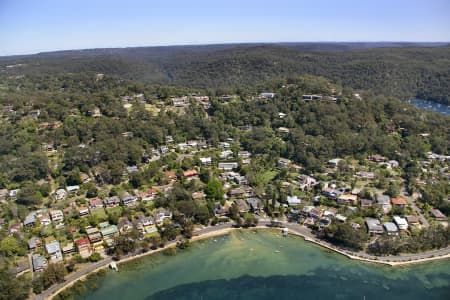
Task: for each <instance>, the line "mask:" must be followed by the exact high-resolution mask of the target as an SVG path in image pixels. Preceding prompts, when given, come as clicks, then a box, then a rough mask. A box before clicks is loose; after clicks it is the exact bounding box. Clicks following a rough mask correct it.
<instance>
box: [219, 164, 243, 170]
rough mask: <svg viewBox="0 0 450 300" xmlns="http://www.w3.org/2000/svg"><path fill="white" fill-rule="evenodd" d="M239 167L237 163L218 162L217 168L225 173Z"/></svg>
mask: <svg viewBox="0 0 450 300" xmlns="http://www.w3.org/2000/svg"><path fill="white" fill-rule="evenodd" d="M238 166H239V164H238V163H237V162H220V163H219V165H218V168H219V169H221V170H225V171H231V170H233V169H236V168H237V167H238Z"/></svg>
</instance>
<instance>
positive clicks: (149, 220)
mask: <svg viewBox="0 0 450 300" xmlns="http://www.w3.org/2000/svg"><path fill="white" fill-rule="evenodd" d="M136 229H137V230H139V231H140V232H141V233H142V234H150V233H154V232H157V231H158V228H156V225H155V220H154V219H153V217H151V216H150V217H141V218H139V219H138V220H137V221H136Z"/></svg>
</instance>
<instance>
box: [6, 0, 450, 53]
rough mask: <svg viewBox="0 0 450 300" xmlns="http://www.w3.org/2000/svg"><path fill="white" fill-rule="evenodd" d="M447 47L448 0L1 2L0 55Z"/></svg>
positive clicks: (109, 0) (449, 37)
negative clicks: (208, 47)
mask: <svg viewBox="0 0 450 300" xmlns="http://www.w3.org/2000/svg"><path fill="white" fill-rule="evenodd" d="M319 41H346V42H355V41H367V42H370V41H419V42H449V41H450V0H310V1H307V0H270V1H269V0H164V1H160V0H0V55H14V54H31V53H37V52H45V51H54V50H69V49H87V48H110V47H134V46H160V45H184V44H213V43H235V42H319Z"/></svg>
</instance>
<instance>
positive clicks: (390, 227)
mask: <svg viewBox="0 0 450 300" xmlns="http://www.w3.org/2000/svg"><path fill="white" fill-rule="evenodd" d="M383 226H384V229H386V232H387V234H388V235H398V228H397V225H395V223H392V222H385V223H383Z"/></svg>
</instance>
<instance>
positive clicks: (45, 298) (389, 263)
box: [34, 225, 450, 300]
mask: <svg viewBox="0 0 450 300" xmlns="http://www.w3.org/2000/svg"><path fill="white" fill-rule="evenodd" d="M242 229H243V228H235V227H226V228H221V229H218V230H214V231H211V232H207V233H203V234H197V235H195V232H194V235H193V236H192V238H191V239H190V240H189V241H190V242H196V241H201V240H204V239H208V238H212V237H217V236H222V235H226V234H229V233H230V232H232V231H236V230H242ZM248 229H255V230H261V229H264V230H267V229H275V230H281V228H273V227H267V226H265V225H258V226H256V227H250V228H248ZM244 230H245V229H244ZM199 231H201V230H199ZM288 233H289V234H290V235H293V236H297V237H301V238H303V240H304V241H305V242H310V243H313V244H315V245H318V246H320V247H322V248H324V249H326V250H330V251H333V252H335V253H337V254H340V255H343V256H345V257H347V258H348V259H352V260H355V261H361V262H366V263H372V264H378V265H384V266H390V267H401V266H407V265H413V264H420V263H426V262H429V261H434V260H441V259H449V258H450V253H447V254H445V255H441V256H432V257H426V258H420V259H415V260H405V261H388V260H379V259H371V258H365V257H359V256H356V255H353V254H351V253H347V252H346V251H345V250H342V249H338V248H336V247H334V246H332V245H328V244H326V243H325V242H323V241H320V240H317V239H314V238H310V237H308V236H306V235H304V234H302V233H301V232H298V231H295V230H293V229H290V230H289V232H288ZM176 245H177V242H176V241H172V242H170V243H169V244H167V245H165V246H164V247H162V248H158V249H156V250H151V251H148V252H145V253H141V254H137V255H133V256H129V257H126V258H124V259H121V260H119V261H115V263H116V264H117V265H120V264H123V263H126V262H130V261H132V260H135V259H139V258H143V257H145V256H149V255H153V254H156V253H160V252H162V251H164V250H166V249H168V248H174V247H176ZM393 257H394V256H393ZM395 257H401V256H395ZM111 262H112V259H111V258H110V257H108V258H105V260H103V261H101V263H102V264H101V265H99V266H98V267H96V268H95V269H93V270H92V271H89V272H87V273H86V274H83V275H80V276H78V277H76V278H75V279H73V280H71V281H70V282H67V284H64V283H66V281H65V282H63V283H61V284H63V285H62V286H61V287H60V288H58V289H57V290H55V291H54V292H52V293H50V294H49V295H47V296H43V297H42V296H41V297H39V296H40V295H36V297H35V298H34V299H42V300H51V299H53V297H55V296H56V295H58V294H59V293H61V292H62V291H64V290H66V289H68V288H71V287H72V286H73V285H74V284H75V283H77V282H79V281H84V280H86V277H87V276H89V275H91V274H95V273H97V272H99V271H100V270H103V269H106V268H109V265H110V263H111ZM73 275H76V273H75V274H73ZM44 293H45V291H44ZM41 295H42V294H41Z"/></svg>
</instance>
